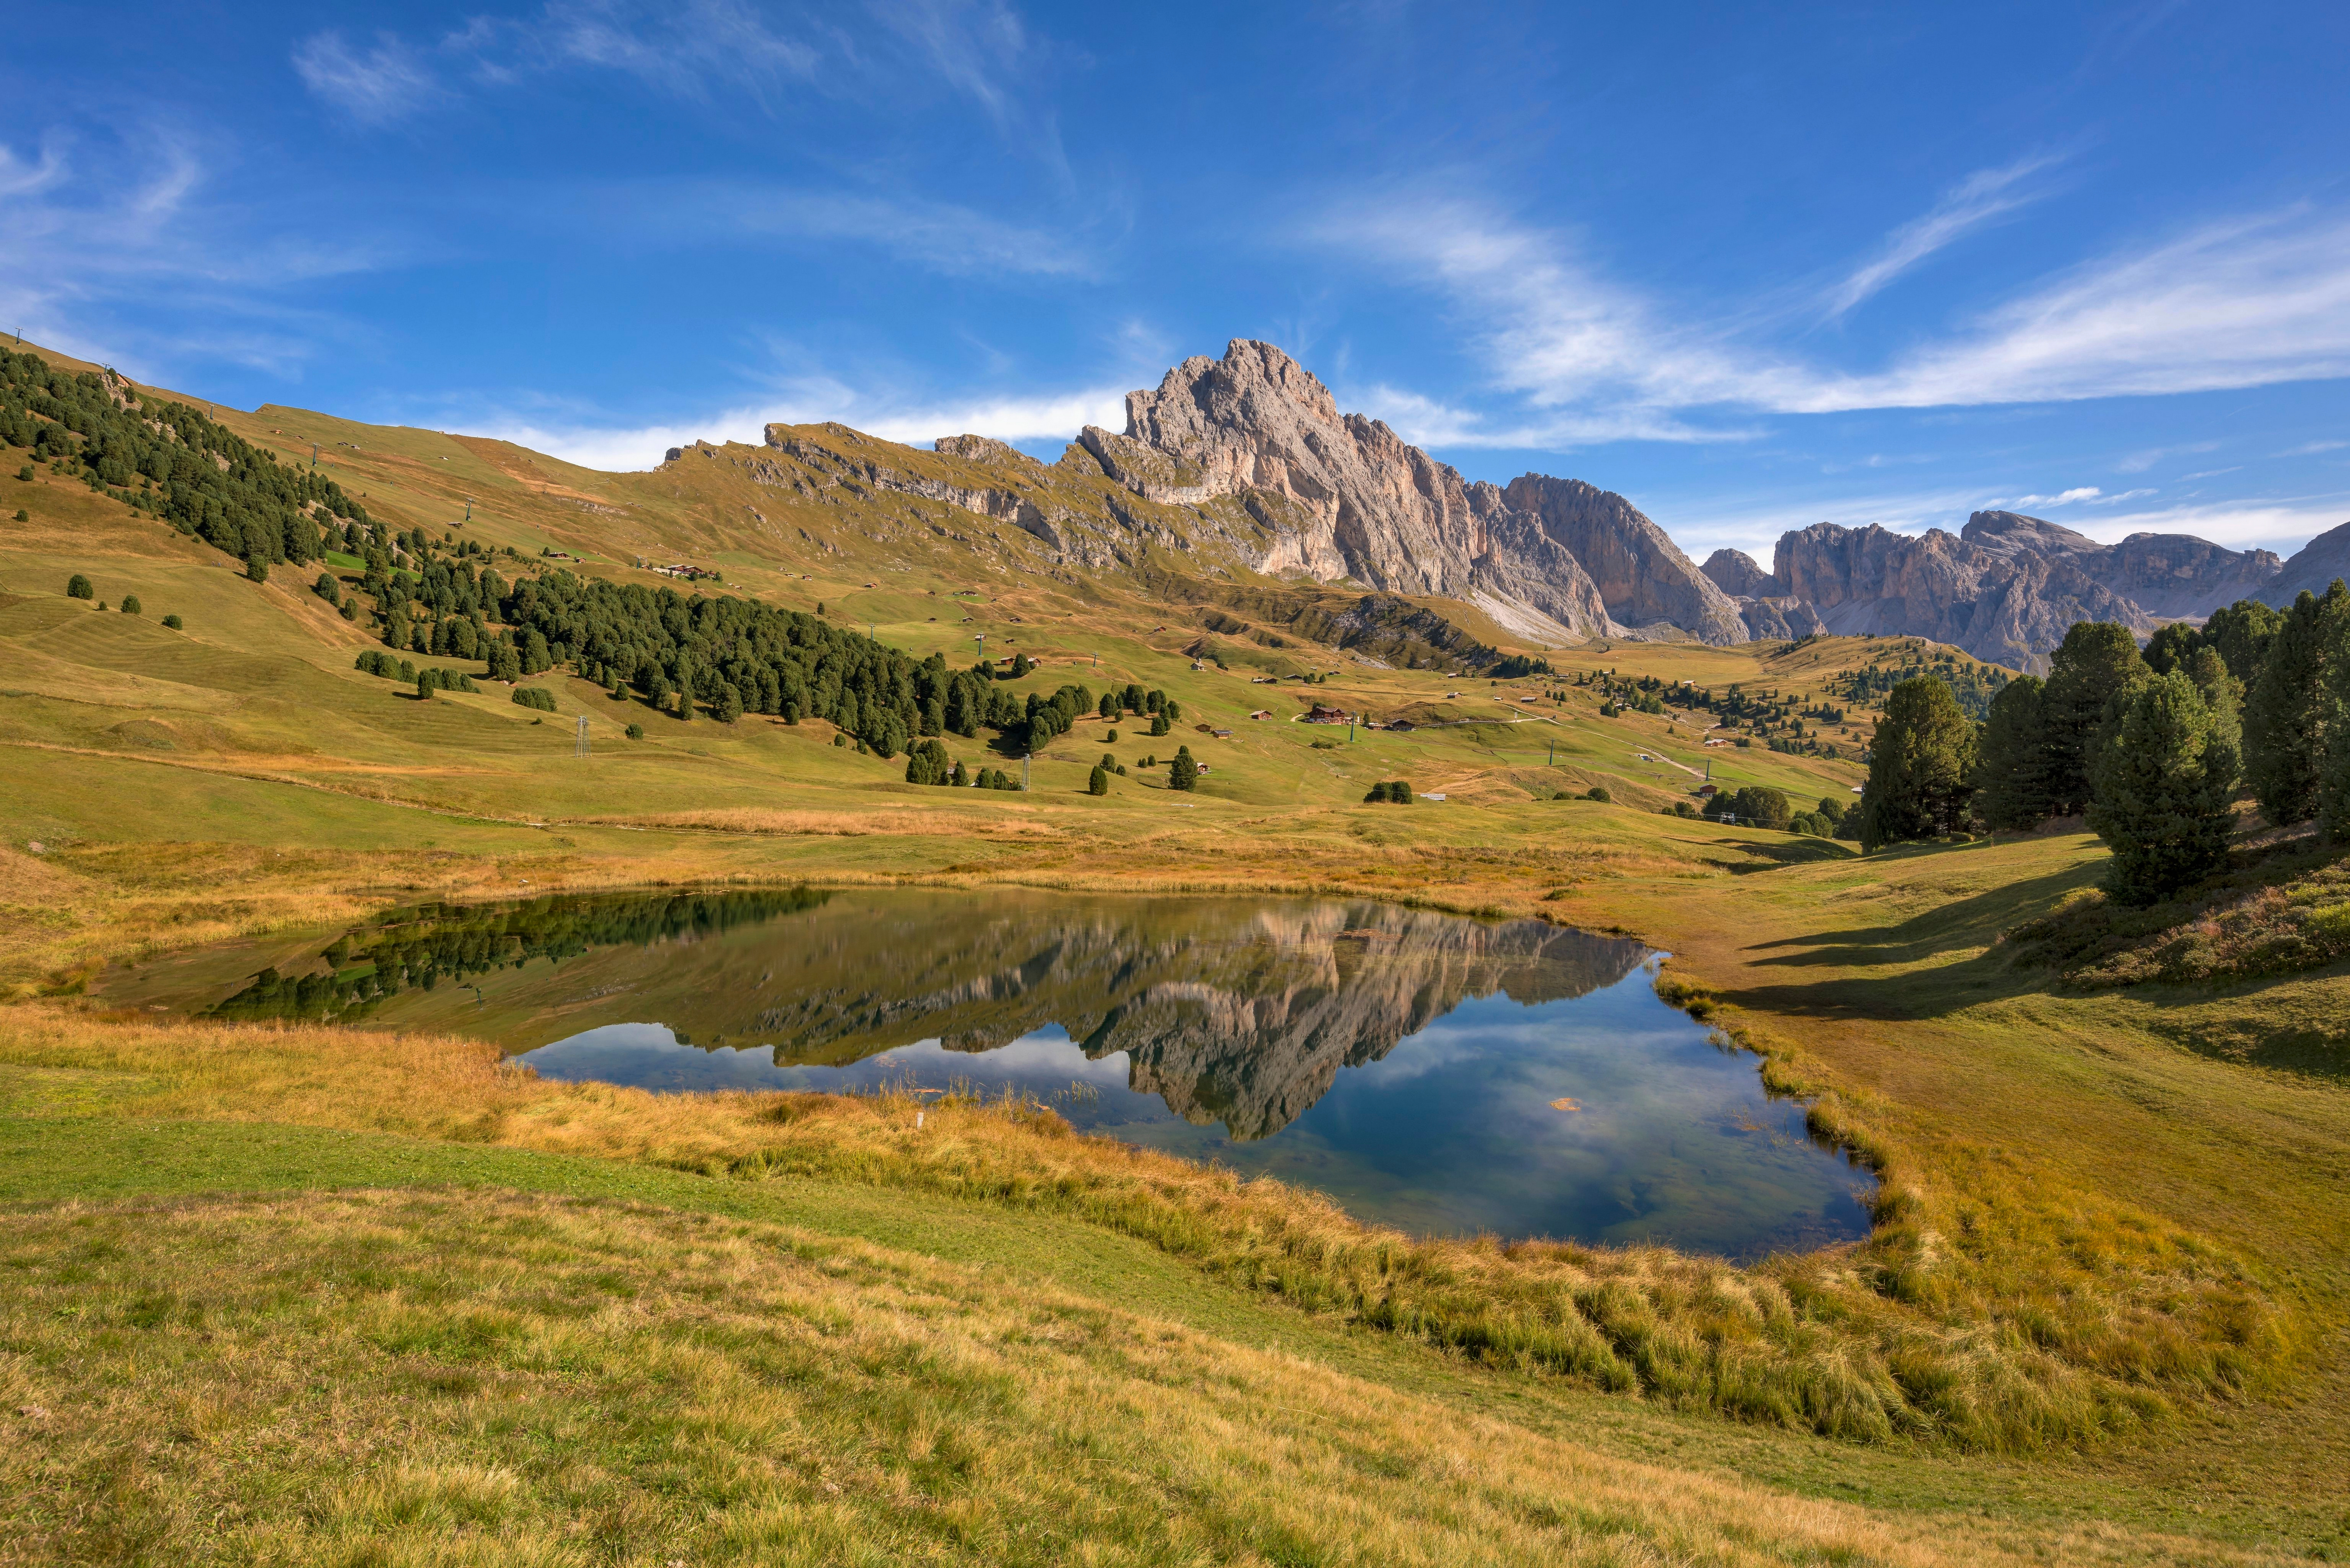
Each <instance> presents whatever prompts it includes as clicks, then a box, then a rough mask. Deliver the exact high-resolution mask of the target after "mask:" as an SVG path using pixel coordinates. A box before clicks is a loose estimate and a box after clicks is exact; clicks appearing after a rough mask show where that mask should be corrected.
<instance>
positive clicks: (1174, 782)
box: [1167, 746, 1200, 790]
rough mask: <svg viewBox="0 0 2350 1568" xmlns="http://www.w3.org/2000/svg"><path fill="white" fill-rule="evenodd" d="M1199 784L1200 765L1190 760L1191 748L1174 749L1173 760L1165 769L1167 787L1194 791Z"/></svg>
mask: <svg viewBox="0 0 2350 1568" xmlns="http://www.w3.org/2000/svg"><path fill="white" fill-rule="evenodd" d="M1199 782H1200V764H1199V763H1196V762H1193V761H1192V760H1191V747H1189V746H1178V747H1176V748H1175V760H1174V762H1172V763H1170V764H1169V765H1168V769H1167V787H1168V788H1169V789H1180V790H1190V789H1195V788H1197V787H1198V785H1199Z"/></svg>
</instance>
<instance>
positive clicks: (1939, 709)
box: [1860, 627, 2137, 852]
mask: <svg viewBox="0 0 2350 1568" xmlns="http://www.w3.org/2000/svg"><path fill="white" fill-rule="evenodd" d="M2073 629H2074V630H2075V631H2078V630H2079V629H2080V628H2079V627H2075V628H2073ZM2124 635H2125V636H2126V635H2128V634H2127V632H2126V631H2125V632H2124ZM2067 640H2068V641H2069V640H2070V639H2069V638H2068V639H2067ZM2130 655H2131V657H2132V658H2136V657H2137V644H2136V643H2132V644H2131V645H2130ZM1974 761H1975V734H1974V725H1973V724H1971V723H1970V722H1968V720H1967V716H1966V714H1965V713H1964V712H1963V711H1960V707H1959V700H1958V699H1957V698H1956V697H1954V696H1952V695H1951V694H1950V687H1948V686H1947V685H1945V684H1943V683H1942V682H1941V681H1939V680H1935V679H1934V678H1933V677H1931V676H1918V677H1917V678H1915V679H1913V680H1904V681H1903V682H1901V684H1900V685H1898V686H1896V687H1895V688H1894V689H1893V691H1892V694H1891V695H1890V696H1888V697H1887V699H1886V700H1885V717H1884V719H1883V720H1882V721H1881V722H1879V723H1878V724H1877V736H1876V739H1875V740H1874V741H1873V742H1871V744H1870V759H1869V764H1868V783H1867V784H1866V787H1865V788H1864V789H1863V790H1862V792H1861V796H1860V842H1861V847H1862V848H1864V849H1866V850H1868V851H1871V852H1874V851H1876V850H1877V849H1881V848H1883V847H1884V846H1886V845H1888V844H1898V843H1900V842H1902V841H1904V840H1906V839H1914V838H1936V837H1939V836H1942V835H1944V834H1948V833H1952V832H1955V831H1957V829H1958V827H1959V826H1960V824H1961V823H1962V822H1964V821H1965V820H1966V814H1967V805H1968V802H1969V800H1970V797H1971V796H1972V795H1973V793H1974V786H1973V785H1972V784H1970V783H1969V782H1968V779H1969V776H1970V774H1972V773H1973V771H1974Z"/></svg>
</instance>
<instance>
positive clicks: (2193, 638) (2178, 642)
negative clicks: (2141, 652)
mask: <svg viewBox="0 0 2350 1568" xmlns="http://www.w3.org/2000/svg"><path fill="white" fill-rule="evenodd" d="M2202 646H2203V634H2202V633H2201V632H2200V631H2199V630H2198V629H2197V628H2194V627H2191V626H2189V625H2188V624H2187V623H2186V622H2185V621H2183V620H2175V621H2172V622H2171V623H2170V624H2169V625H2168V626H2166V627H2162V628H2158V629H2157V630H2156V632H2155V634H2154V635H2153V636H2152V637H2150V638H2147V639H2146V655H2145V658H2146V664H2147V669H2149V670H2153V671H2154V672H2155V673H2156V674H2157V675H2168V674H2169V673H2170V672H2171V671H2172V670H2178V669H2181V668H2183V667H2184V666H2185V665H2186V663H2187V661H2188V659H2191V658H2193V657H2194V654H2195V650H2196V649H2199V648H2200V647H2202Z"/></svg>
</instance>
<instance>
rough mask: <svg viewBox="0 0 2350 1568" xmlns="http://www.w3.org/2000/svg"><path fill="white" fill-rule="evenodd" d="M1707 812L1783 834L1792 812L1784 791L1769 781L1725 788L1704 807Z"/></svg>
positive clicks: (1792, 814)
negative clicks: (1774, 786)
mask: <svg viewBox="0 0 2350 1568" xmlns="http://www.w3.org/2000/svg"><path fill="white" fill-rule="evenodd" d="M1706 815H1708V816H1719V817H1731V818H1734V819H1736V820H1737V821H1739V822H1742V823H1744V824H1745V825H1746V826H1749V827H1767V828H1770V829H1771V830H1772V831H1773V832H1776V833H1784V832H1785V831H1786V830H1787V825H1788V823H1790V822H1792V821H1793V820H1794V815H1795V811H1794V806H1793V805H1790V804H1789V802H1788V800H1787V794H1786V792H1785V791H1784V790H1776V789H1773V788H1771V787H1770V786H1769V785H1768V784H1748V785H1747V786H1745V787H1744V788H1743V789H1734V790H1724V791H1722V792H1721V794H1717V795H1715V796H1714V797H1713V801H1712V803H1711V805H1708V806H1707V807H1706Z"/></svg>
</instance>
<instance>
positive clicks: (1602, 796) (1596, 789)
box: [1583, 784, 1616, 804]
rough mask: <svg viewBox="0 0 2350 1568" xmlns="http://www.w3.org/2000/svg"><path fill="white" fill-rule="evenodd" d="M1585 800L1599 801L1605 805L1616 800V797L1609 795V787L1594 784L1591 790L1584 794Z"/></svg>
mask: <svg viewBox="0 0 2350 1568" xmlns="http://www.w3.org/2000/svg"><path fill="white" fill-rule="evenodd" d="M1583 798H1584V799H1586V800H1596V801H1599V802H1602V803H1603V804H1604V803H1606V802H1607V801H1611V800H1614V799H1615V798H1616V797H1615V796H1614V795H1612V794H1608V793H1607V785H1606V784H1593V785H1592V786H1591V787H1590V788H1589V789H1587V790H1585V791H1584V792H1583Z"/></svg>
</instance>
